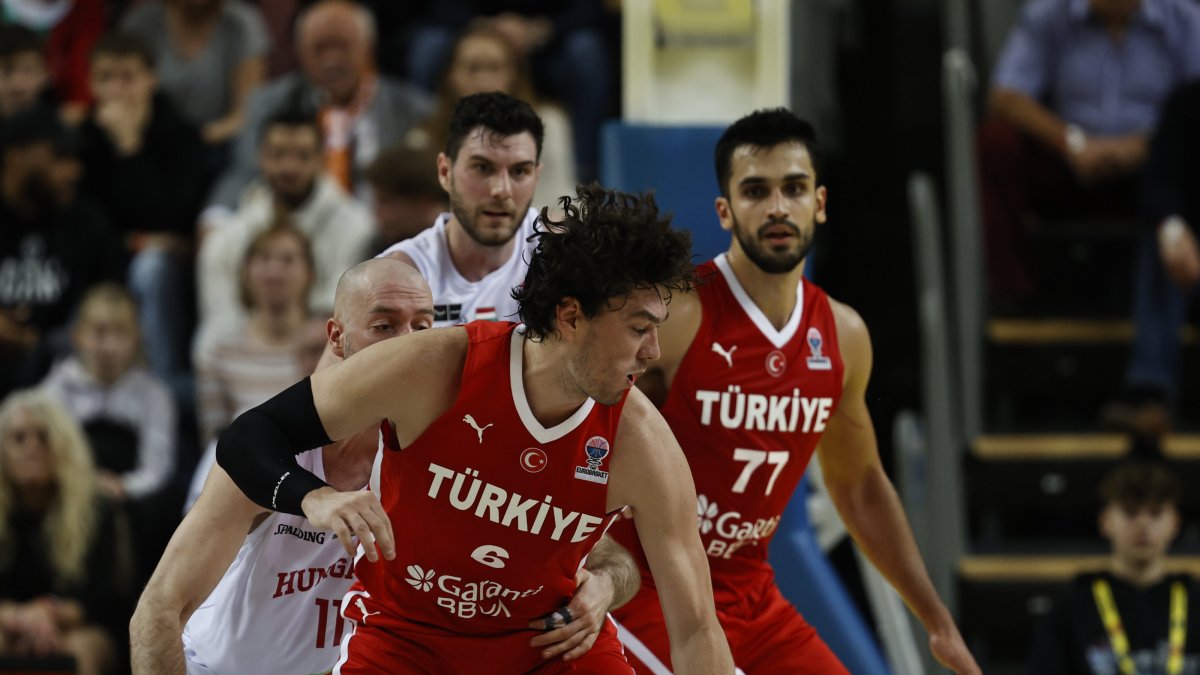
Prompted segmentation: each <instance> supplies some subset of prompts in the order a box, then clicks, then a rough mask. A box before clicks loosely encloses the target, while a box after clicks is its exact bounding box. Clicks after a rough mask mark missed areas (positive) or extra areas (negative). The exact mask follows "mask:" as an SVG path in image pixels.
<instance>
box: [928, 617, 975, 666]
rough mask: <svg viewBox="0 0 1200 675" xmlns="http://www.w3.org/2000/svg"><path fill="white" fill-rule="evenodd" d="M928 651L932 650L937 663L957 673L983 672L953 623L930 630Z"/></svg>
mask: <svg viewBox="0 0 1200 675" xmlns="http://www.w3.org/2000/svg"><path fill="white" fill-rule="evenodd" d="M929 651H931V652H933V658H935V659H937V661H938V663H940V664H942V665H943V666H945V667H947V668H949V669H950V670H952V671H954V672H955V673H957V674H958V675H982V673H983V671H982V670H980V669H979V664H977V663H975V657H973V656H971V651H970V650H969V649H967V644H966V643H965V642H963V639H962V635H961V634H960V633H959V632H958V628H957V627H955V626H954V624H950V625H949V626H948V627H947V628H944V629H941V630H938V631H933V632H930V634H929Z"/></svg>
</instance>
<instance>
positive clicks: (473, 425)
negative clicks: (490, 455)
mask: <svg viewBox="0 0 1200 675" xmlns="http://www.w3.org/2000/svg"><path fill="white" fill-rule="evenodd" d="M463 421H464V422H466V423H467V424H470V425H471V428H472V429H474V430H475V433H477V434H479V442H480V444H482V443H483V432H484V430H485V429H487V428H488V427H490V426H492V424H491V423H490V422H489V423H488V424H486V425H484V426H482V427H481V426H479V424H477V423H476V422H475V418H474V417H471V416H470V415H464V416H463Z"/></svg>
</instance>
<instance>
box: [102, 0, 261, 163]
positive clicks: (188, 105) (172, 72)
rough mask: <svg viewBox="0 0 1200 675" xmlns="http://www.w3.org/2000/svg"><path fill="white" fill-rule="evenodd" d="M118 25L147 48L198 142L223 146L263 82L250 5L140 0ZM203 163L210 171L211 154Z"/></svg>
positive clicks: (257, 25) (235, 0)
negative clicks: (205, 162)
mask: <svg viewBox="0 0 1200 675" xmlns="http://www.w3.org/2000/svg"><path fill="white" fill-rule="evenodd" d="M121 28H122V30H124V31H128V32H129V33H130V34H132V35H136V36H137V37H138V38H140V39H141V40H142V42H143V43H144V44H146V46H147V47H149V48H150V53H151V54H153V55H154V62H155V64H156V70H155V72H156V74H157V75H158V82H159V87H160V88H161V90H162V92H163V93H164V94H166V95H167V98H169V99H170V100H171V102H172V103H174V104H175V107H176V108H177V109H178V110H179V111H181V112H182V113H183V116H184V118H185V119H187V121H188V122H190V123H191V124H192V125H194V126H195V127H196V128H197V129H199V130H200V136H201V137H202V138H203V139H204V142H205V143H207V144H208V145H209V146H210V148H213V152H215V153H220V152H221V151H227V149H228V143H229V141H231V140H232V139H233V138H234V137H235V136H237V134H238V133H239V132H240V131H241V130H242V122H243V120H244V117H245V111H246V101H247V99H249V97H250V92H251V91H253V90H254V89H255V88H257V87H258V86H259V85H261V84H262V83H263V81H264V79H265V73H266V67H267V66H266V54H267V49H268V48H269V46H270V43H269V41H268V38H267V29H266V27H265V26H264V25H263V20H262V17H261V16H260V15H259V13H258V10H257V8H255V7H253V6H251V5H248V4H246V3H245V2H243V1H242V0H147V1H146V2H142V3H140V4H138V5H137V6H135V7H134V8H133V9H131V10H130V12H129V14H127V15H126V16H125V18H124V20H122V22H121ZM224 154H227V152H225V153H224ZM210 161H212V162H213V164H212V168H214V169H216V168H217V166H218V164H217V162H219V159H218V158H217V157H210Z"/></svg>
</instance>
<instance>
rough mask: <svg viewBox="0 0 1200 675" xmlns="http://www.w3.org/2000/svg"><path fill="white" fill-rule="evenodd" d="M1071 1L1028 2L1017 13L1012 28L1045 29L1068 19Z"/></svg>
mask: <svg viewBox="0 0 1200 675" xmlns="http://www.w3.org/2000/svg"><path fill="white" fill-rule="evenodd" d="M1070 11H1071V0H1029V1H1028V2H1026V3H1025V5H1024V6H1023V7H1021V11H1020V12H1019V13H1018V15H1017V17H1018V22H1017V23H1016V24H1014V27H1020V26H1024V27H1026V28H1038V27H1041V28H1046V27H1050V26H1053V25H1058V24H1061V23H1064V22H1066V21H1068V20H1069V19H1070V16H1071V15H1070Z"/></svg>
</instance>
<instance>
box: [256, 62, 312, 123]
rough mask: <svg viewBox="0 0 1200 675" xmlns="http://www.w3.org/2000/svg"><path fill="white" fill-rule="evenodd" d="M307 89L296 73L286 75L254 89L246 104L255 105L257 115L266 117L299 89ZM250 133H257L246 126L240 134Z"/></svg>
mask: <svg viewBox="0 0 1200 675" xmlns="http://www.w3.org/2000/svg"><path fill="white" fill-rule="evenodd" d="M307 88H308V86H307V85H306V84H305V82H304V80H302V79H301V77H300V75H299V74H298V73H288V74H287V75H283V76H282V77H277V78H275V79H274V80H271V81H270V82H266V83H264V84H262V85H260V86H258V87H256V88H255V89H254V91H252V92H250V98H249V99H248V103H254V104H256V106H255V107H256V108H257V109H258V112H259V114H260V115H261V116H263V117H266V116H267V115H270V114H271V113H272V112H274V111H275V109H276V108H278V106H279V104H280V103H281V102H283V101H284V100H285V99H287V98H288V97H290V96H292V95H294V94H296V93H297V92H298V91H299V90H300V89H305V90H307ZM302 100H303V98H302ZM251 131H253V132H254V133H258V132H257V128H256V127H254V126H251V125H246V126H245V127H244V128H243V130H242V133H248V132H251Z"/></svg>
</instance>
